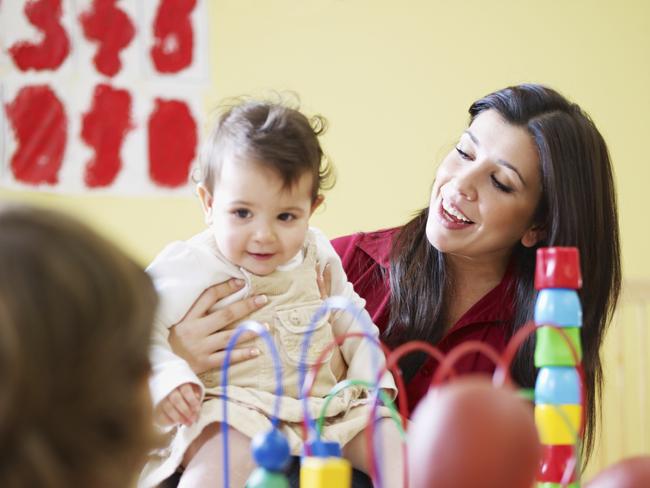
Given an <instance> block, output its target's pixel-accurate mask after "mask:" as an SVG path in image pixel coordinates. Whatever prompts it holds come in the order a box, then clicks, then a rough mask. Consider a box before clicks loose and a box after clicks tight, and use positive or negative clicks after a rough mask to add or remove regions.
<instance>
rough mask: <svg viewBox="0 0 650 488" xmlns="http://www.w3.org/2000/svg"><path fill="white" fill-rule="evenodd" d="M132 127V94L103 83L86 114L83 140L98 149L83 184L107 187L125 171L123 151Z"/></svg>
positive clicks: (87, 169) (83, 125)
mask: <svg viewBox="0 0 650 488" xmlns="http://www.w3.org/2000/svg"><path fill="white" fill-rule="evenodd" d="M132 128H133V126H132V124H131V95H130V94H129V92H128V91H126V90H118V89H115V88H113V87H111V86H110V85H106V84H101V85H98V86H97V87H96V88H95V93H94V95H93V103H92V107H91V108H90V110H89V111H88V112H87V113H85V114H84V116H83V122H82V129H81V138H82V139H83V140H84V142H85V143H86V144H88V145H89V146H90V147H92V148H93V149H94V150H95V157H94V158H93V159H92V160H91V161H90V162H89V163H88V165H87V166H86V172H85V175H84V181H85V182H86V185H87V186H88V187H90V188H96V187H103V186H108V185H110V184H111V183H113V181H114V180H115V177H116V176H117V174H118V173H119V172H120V169H121V168H122V160H121V158H120V150H121V149H122V142H124V137H125V136H126V134H127V132H129V131H130V130H131V129H132Z"/></svg>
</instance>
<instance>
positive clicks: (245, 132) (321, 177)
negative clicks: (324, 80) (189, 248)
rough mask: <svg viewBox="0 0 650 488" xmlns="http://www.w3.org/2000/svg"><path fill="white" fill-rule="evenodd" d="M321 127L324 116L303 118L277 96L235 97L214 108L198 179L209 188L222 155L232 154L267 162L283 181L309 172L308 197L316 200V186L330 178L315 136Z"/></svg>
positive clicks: (328, 182)
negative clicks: (213, 116)
mask: <svg viewBox="0 0 650 488" xmlns="http://www.w3.org/2000/svg"><path fill="white" fill-rule="evenodd" d="M294 104H295V105H296V107H297V102H295V103H294ZM326 130H327V121H326V119H325V118H324V117H322V116H320V115H315V116H313V117H312V118H311V119H308V118H307V117H306V116H305V115H304V114H302V113H301V112H300V111H299V110H298V108H294V107H293V106H291V104H290V102H289V101H288V100H283V99H282V97H279V98H278V100H277V101H265V100H254V99H242V98H239V99H235V100H233V101H232V102H231V103H228V104H224V105H223V106H221V107H220V108H219V110H218V111H217V112H216V120H215V123H214V126H213V128H212V130H211V132H210V134H209V136H208V138H207V139H206V141H205V142H204V143H203V146H202V150H201V157H200V164H201V177H200V178H199V183H201V184H203V185H204V186H205V187H206V189H207V190H208V191H209V192H212V190H213V188H214V184H215V182H216V180H217V179H218V178H219V174H220V172H221V167H222V165H223V162H224V160H225V159H226V158H232V159H234V160H235V161H240V162H241V161H244V162H249V161H252V162H255V163H257V164H259V165H260V166H261V167H264V168H270V169H271V170H273V171H274V172H275V173H276V174H278V175H279V176H280V178H281V179H282V181H283V184H284V187H290V186H291V185H293V184H294V183H296V182H297V181H298V179H299V178H300V177H301V176H302V175H304V174H305V173H308V174H311V175H312V176H313V181H314V183H313V186H312V199H313V200H316V198H317V197H318V194H319V191H320V190H321V189H328V188H331V187H332V186H333V184H334V173H333V167H332V165H331V163H330V161H329V160H328V158H327V157H326V155H325V154H324V152H323V150H322V148H321V145H320V142H319V141H318V137H319V136H320V135H322V134H323V133H324V132H325V131H326Z"/></svg>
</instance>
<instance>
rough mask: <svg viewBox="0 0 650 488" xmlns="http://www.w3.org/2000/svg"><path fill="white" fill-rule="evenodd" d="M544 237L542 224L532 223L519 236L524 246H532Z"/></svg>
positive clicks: (544, 230)
mask: <svg viewBox="0 0 650 488" xmlns="http://www.w3.org/2000/svg"><path fill="white" fill-rule="evenodd" d="M545 238H546V229H545V228H544V226H543V225H533V226H532V227H531V228H530V229H528V230H527V231H526V233H525V234H524V235H523V236H522V238H521V244H522V245H523V246H524V247H533V246H534V245H535V244H537V243H538V242H539V241H542V240H544V239H545Z"/></svg>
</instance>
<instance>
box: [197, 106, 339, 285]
mask: <svg viewBox="0 0 650 488" xmlns="http://www.w3.org/2000/svg"><path fill="white" fill-rule="evenodd" d="M324 129H325V120H324V119H323V118H322V117H318V116H317V117H314V118H312V119H311V120H309V119H308V118H307V117H306V116H305V115H303V114H302V113H300V112H299V111H298V110H296V109H294V108H290V107H288V106H287V105H286V104H284V103H272V102H266V101H256V100H249V101H244V102H241V103H239V104H237V105H235V106H231V107H228V108H227V109H226V110H224V112H223V113H222V114H221V115H220V116H219V118H218V120H217V122H216V124H215V127H214V129H213V130H212V132H211V134H210V136H209V138H208V140H207V141H206V142H205V144H204V148H203V151H202V155H201V165H202V167H201V169H202V175H201V176H202V177H201V181H200V182H199V185H198V193H199V197H200V198H201V203H202V205H203V210H204V212H205V215H206V221H207V222H208V223H209V224H210V225H211V226H212V228H213V229H214V234H215V238H216V242H217V246H218V247H219V250H220V251H221V252H222V253H223V254H224V256H225V257H226V258H227V259H229V260H230V261H231V262H233V263H234V264H236V265H237V266H241V267H243V268H245V269H246V270H248V271H250V272H252V273H254V274H258V275H266V274H269V273H271V272H273V271H274V270H275V269H276V268H277V267H278V266H279V265H282V264H285V263H287V262H288V261H289V260H290V259H291V258H293V257H294V256H295V255H296V254H297V253H298V251H299V250H300V248H301V247H302V245H303V242H304V240H305V235H306V232H307V228H308V224H309V217H310V216H311V215H312V213H313V212H314V210H316V208H317V207H318V206H319V205H320V204H321V203H322V201H323V196H322V194H321V190H323V189H325V188H327V187H330V186H331V183H330V181H331V179H332V168H331V166H330V165H329V164H328V161H327V159H326V158H325V156H324V154H323V150H322V149H321V146H320V143H319V141H318V136H319V135H320V134H321V133H322V132H323V131H324Z"/></svg>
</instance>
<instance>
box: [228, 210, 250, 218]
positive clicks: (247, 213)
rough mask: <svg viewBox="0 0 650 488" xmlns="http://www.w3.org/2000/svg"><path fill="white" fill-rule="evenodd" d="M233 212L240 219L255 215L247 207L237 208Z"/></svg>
mask: <svg viewBox="0 0 650 488" xmlns="http://www.w3.org/2000/svg"><path fill="white" fill-rule="evenodd" d="M232 214H233V215H234V216H235V217H237V218H238V219H247V218H248V217H250V216H251V215H253V214H252V213H251V211H250V210H248V209H247V208H237V209H235V210H233V211H232Z"/></svg>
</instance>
